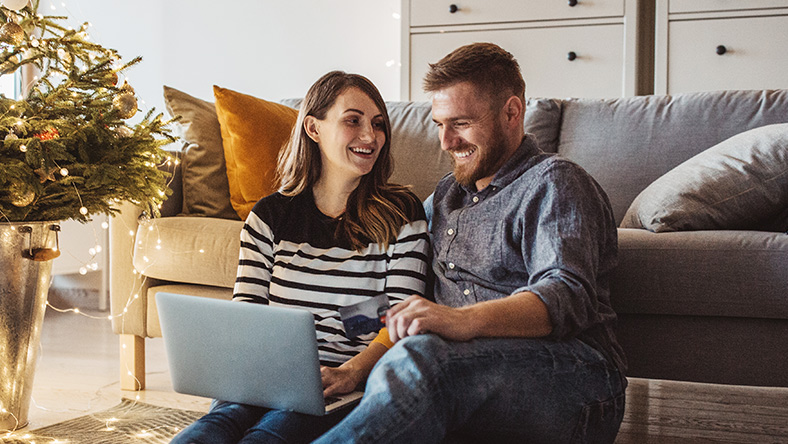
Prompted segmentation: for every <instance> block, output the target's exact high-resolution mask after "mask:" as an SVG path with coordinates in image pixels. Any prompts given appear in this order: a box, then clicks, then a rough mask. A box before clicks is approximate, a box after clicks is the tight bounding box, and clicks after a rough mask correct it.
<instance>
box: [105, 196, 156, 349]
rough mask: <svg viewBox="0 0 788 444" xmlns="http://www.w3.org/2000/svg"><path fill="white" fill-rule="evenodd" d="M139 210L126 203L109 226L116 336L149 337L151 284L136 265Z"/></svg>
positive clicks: (113, 321) (112, 301)
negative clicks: (149, 293)
mask: <svg viewBox="0 0 788 444" xmlns="http://www.w3.org/2000/svg"><path fill="white" fill-rule="evenodd" d="M140 214H142V209H140V208H139V207H137V206H135V205H133V204H131V203H127V202H124V203H122V204H121V205H120V213H119V214H117V215H115V217H112V218H110V222H109V247H110V259H109V288H110V290H109V295H110V313H111V314H112V331H113V332H115V333H116V334H130V335H135V336H141V337H145V336H146V333H147V332H146V328H145V319H146V306H147V304H146V302H145V298H146V296H147V287H148V286H149V282H147V281H146V279H145V278H144V277H143V276H142V275H140V274H139V273H136V272H135V270H134V265H133V255H134V242H135V239H136V235H137V226H138V225H139V224H138V222H137V218H138V217H139V216H140Z"/></svg>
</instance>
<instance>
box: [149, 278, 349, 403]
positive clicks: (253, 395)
mask: <svg viewBox="0 0 788 444" xmlns="http://www.w3.org/2000/svg"><path fill="white" fill-rule="evenodd" d="M156 305H157V306H158V309H159V322H160V323H161V331H162V336H163V337H164V346H165V350H166V352H167V359H168V360H169V366H170V375H171V377H172V385H173V388H174V389H175V391H176V392H178V393H185V394H189V395H197V396H206V397H210V398H214V399H221V400H223V401H230V402H237V403H241V404H251V405H256V406H261V407H269V408H273V409H280V410H293V411H296V412H301V413H307V414H310V415H325V414H327V413H331V412H332V411H334V410H336V409H338V408H341V407H343V406H345V405H348V404H351V403H355V402H358V400H359V399H360V398H361V396H362V394H363V393H362V392H353V393H350V394H347V395H342V396H337V397H330V398H331V399H328V398H325V399H324V398H323V385H322V383H321V382H320V362H319V360H318V352H317V338H316V333H315V321H314V318H313V316H312V313H310V312H308V311H306V310H300V309H295V308H284V307H270V306H267V305H261V304H252V303H244V302H231V301H225V300H219V299H210V298H203V297H196V296H188V295H182V294H173V293H158V294H157V295H156Z"/></svg>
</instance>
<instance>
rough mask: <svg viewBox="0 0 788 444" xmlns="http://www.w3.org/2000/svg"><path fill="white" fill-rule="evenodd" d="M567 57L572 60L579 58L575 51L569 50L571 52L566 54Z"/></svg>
mask: <svg viewBox="0 0 788 444" xmlns="http://www.w3.org/2000/svg"><path fill="white" fill-rule="evenodd" d="M566 59H567V60H569V61H570V62H574V61H575V60H576V59H577V53H576V52H574V51H569V54H567V55H566Z"/></svg>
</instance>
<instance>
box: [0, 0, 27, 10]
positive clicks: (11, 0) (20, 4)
mask: <svg viewBox="0 0 788 444" xmlns="http://www.w3.org/2000/svg"><path fill="white" fill-rule="evenodd" d="M27 1H28V0H2V4H3V6H5V7H6V8H8V9H10V10H12V11H19V10H20V9H22V8H24V7H25V6H27Z"/></svg>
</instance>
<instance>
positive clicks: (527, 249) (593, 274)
mask: <svg viewBox="0 0 788 444" xmlns="http://www.w3.org/2000/svg"><path fill="white" fill-rule="evenodd" d="M543 179H544V180H543V181H542V182H541V183H542V185H541V186H542V189H540V190H537V191H536V192H535V193H534V195H537V196H541V201H540V202H539V205H534V202H531V203H530V204H529V205H528V207H527V208H526V209H525V214H524V216H525V217H524V218H523V219H522V223H523V227H522V229H523V233H524V236H523V237H522V244H521V255H517V256H519V257H518V259H520V260H524V261H525V267H526V269H527V270H529V277H528V283H527V285H526V286H523V287H520V288H518V289H517V290H515V291H514V292H513V293H519V292H523V291H530V292H533V293H535V294H536V295H537V296H538V297H539V298H540V299H541V300H542V301H543V302H544V303H545V304H546V305H547V309H548V313H549V315H550V319H551V321H552V324H553V331H552V333H551V335H550V336H551V337H553V338H556V339H563V338H567V337H573V336H576V335H578V334H579V333H581V332H583V331H584V330H586V329H588V328H589V327H590V326H592V325H593V324H595V323H597V322H599V319H598V306H599V298H598V295H597V282H598V276H597V274H598V273H599V270H600V269H601V270H605V269H607V268H609V265H610V264H600V262H601V261H610V260H615V256H614V255H613V256H612V257H611V256H610V255H603V253H604V252H605V251H607V250H608V249H609V248H611V245H609V243H610V237H611V235H610V231H611V230H612V231H613V237H614V236H615V226H614V222H613V221H612V215H611V213H610V211H609V210H608V208H609V207H608V206H607V205H606V197H605V196H604V195H603V194H602V193H601V190H600V189H599V187H598V185H597V184H596V183H595V182H594V181H593V180H592V179H591V178H590V176H588V175H587V173H585V172H584V171H582V170H581V169H580V168H579V167H577V166H576V165H574V164H572V163H569V162H556V163H553V164H552V165H551V166H550V167H549V168H548V169H547V170H546V171H545V172H544V176H543ZM612 248H613V249H615V244H613V245H612Z"/></svg>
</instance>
